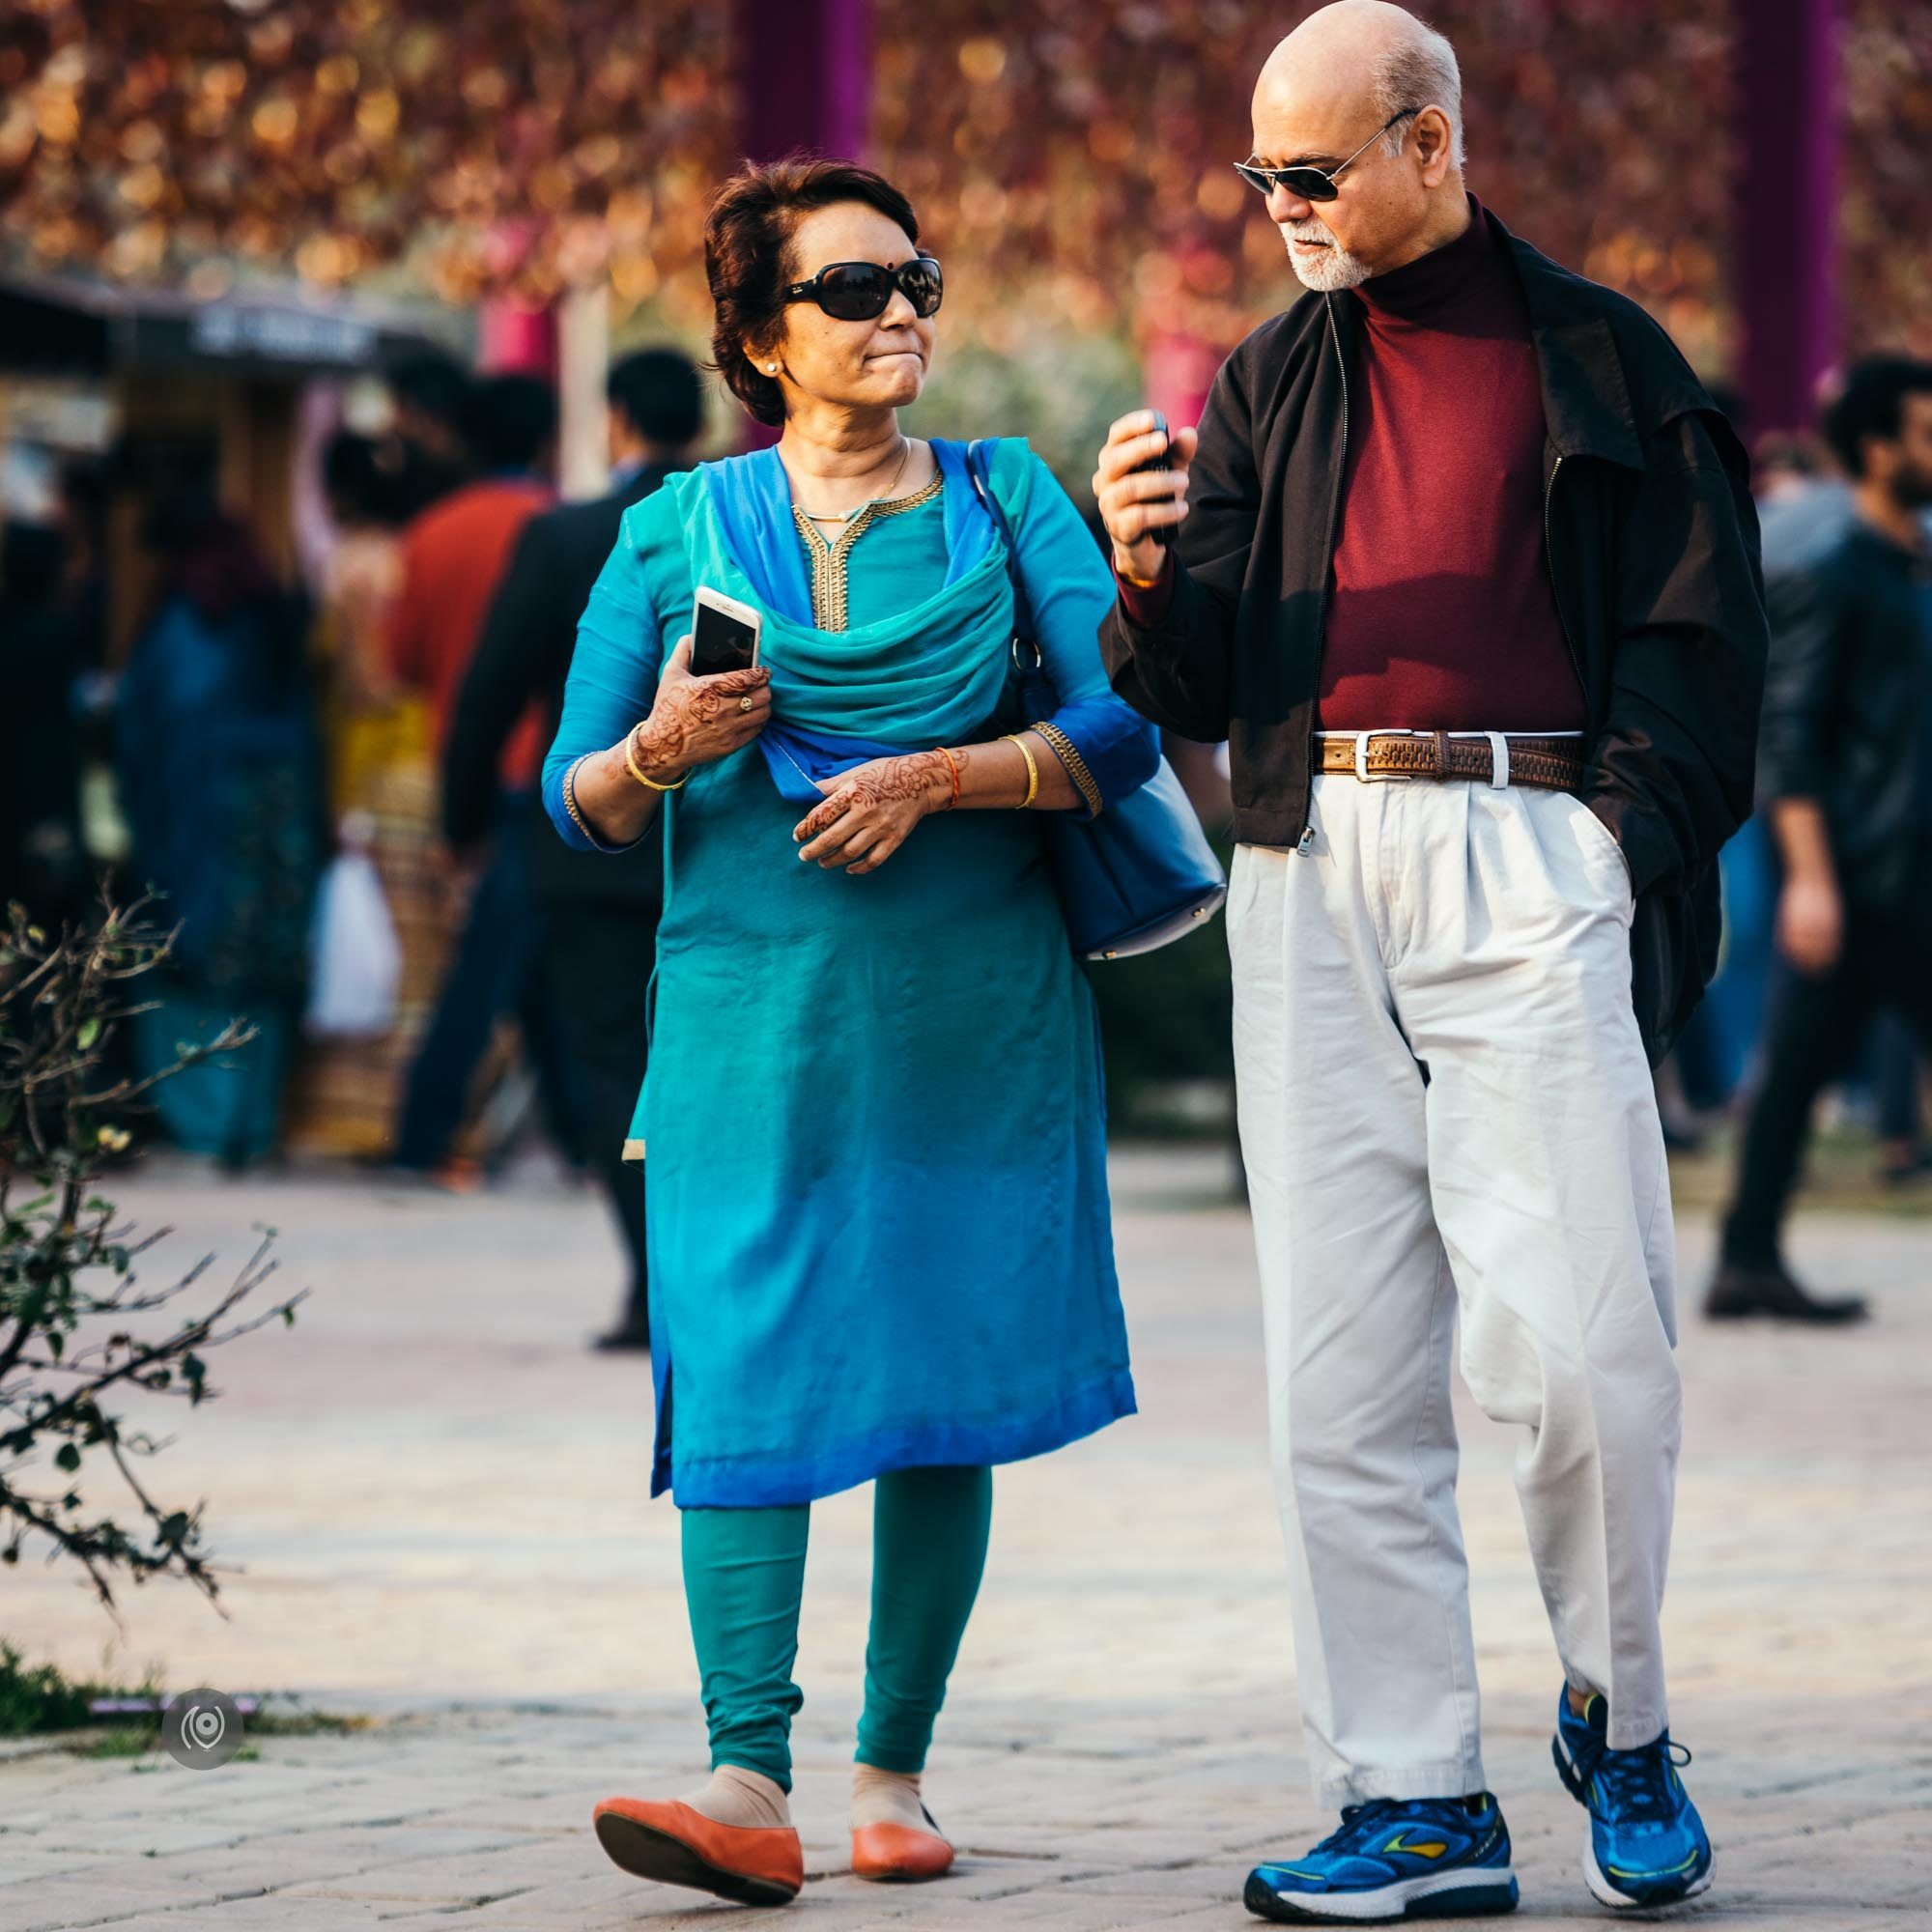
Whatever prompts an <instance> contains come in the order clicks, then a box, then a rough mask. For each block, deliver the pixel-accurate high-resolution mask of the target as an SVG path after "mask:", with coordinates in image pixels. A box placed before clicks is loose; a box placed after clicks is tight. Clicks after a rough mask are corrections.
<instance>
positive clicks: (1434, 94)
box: [1254, 0, 1468, 290]
mask: <svg viewBox="0 0 1932 1932" xmlns="http://www.w3.org/2000/svg"><path fill="white" fill-rule="evenodd" d="M1254 127H1255V145H1254V159H1255V160H1256V161H1257V162H1258V163H1260V164H1262V165H1263V166H1265V167H1270V168H1293V167H1305V168H1314V169H1317V170H1319V171H1320V172H1321V173H1322V174H1324V175H1328V176H1330V177H1332V178H1333V180H1334V185H1335V186H1336V189H1337V193H1336V194H1335V196H1334V197H1333V198H1332V199H1329V200H1314V199H1309V198H1305V197H1298V196H1297V195H1295V194H1294V193H1293V190H1291V189H1290V188H1288V187H1286V186H1278V187H1276V188H1275V189H1274V190H1273V192H1271V193H1270V194H1269V196H1268V215H1269V218H1270V219H1271V220H1273V221H1274V222H1275V223H1276V225H1277V226H1278V227H1279V228H1280V229H1281V231H1282V237H1283V240H1284V241H1286V242H1287V243H1288V251H1289V259H1290V260H1291V261H1292V262H1293V264H1294V270H1295V273H1296V274H1298V275H1299V276H1300V277H1301V279H1302V280H1303V281H1304V282H1306V283H1307V284H1308V286H1309V287H1310V288H1316V289H1330V290H1332V289H1345V288H1351V287H1353V286H1355V285H1356V284H1357V283H1359V282H1361V281H1363V280H1365V279H1366V278H1367V277H1368V276H1370V275H1375V274H1381V273H1385V272H1386V271H1387V270H1390V269H1394V268H1399V267H1401V266H1402V264H1403V263H1405V262H1408V261H1413V260H1414V259H1415V257H1416V256H1417V255H1420V254H1424V253H1427V252H1428V250H1429V249H1431V248H1434V247H1439V246H1440V245H1442V243H1443V242H1444V241H1448V240H1452V239H1453V238H1454V236H1455V235H1456V234H1458V233H1460V232H1461V230H1462V229H1463V227H1464V226H1466V225H1467V221H1468V212H1467V205H1466V198H1465V196H1464V194H1463V81H1462V75H1461V73H1460V72H1459V71H1458V69H1457V65H1456V52H1455V49H1454V48H1453V47H1451V46H1450V44H1449V43H1448V42H1447V41H1446V40H1444V39H1443V38H1442V36H1441V35H1440V34H1438V33H1436V32H1435V29H1434V28H1432V27H1429V26H1427V25H1425V24H1424V23H1423V22H1422V21H1421V20H1418V19H1417V18H1416V17H1415V15H1414V14H1411V13H1409V12H1408V11H1407V9H1406V8H1403V7H1396V6H1392V5H1390V4H1388V0H1335V4H1333V5H1332V6H1327V7H1322V8H1320V9H1318V11H1316V12H1315V13H1313V14H1310V15H1309V16H1308V18H1307V19H1305V20H1304V21H1302V23H1301V24H1300V26H1298V27H1297V28H1295V30H1294V31H1293V33H1292V34H1290V35H1289V37H1288V38H1287V39H1286V40H1285V41H1283V42H1282V43H1280V45H1278V46H1277V47H1276V48H1275V50H1274V52H1273V53H1271V54H1270V55H1269V56H1268V59H1267V63H1266V65H1265V66H1264V68H1263V69H1262V71H1261V76H1260V78H1259V79H1258V80H1257V81H1256V83H1255V96H1254ZM1378 130H1379V132H1380V135H1381V138H1380V139H1379V140H1378V139H1377V138H1376V136H1377V133H1378Z"/></svg>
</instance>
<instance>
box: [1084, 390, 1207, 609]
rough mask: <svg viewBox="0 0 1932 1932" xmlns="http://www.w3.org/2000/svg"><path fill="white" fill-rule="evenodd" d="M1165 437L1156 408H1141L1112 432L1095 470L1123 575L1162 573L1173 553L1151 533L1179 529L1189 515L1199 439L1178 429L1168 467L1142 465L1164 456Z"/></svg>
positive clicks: (1096, 485) (1104, 518)
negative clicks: (1157, 426) (1159, 428)
mask: <svg viewBox="0 0 1932 1932" xmlns="http://www.w3.org/2000/svg"><path fill="white" fill-rule="evenodd" d="M1196 440H1197V439H1196V437H1195V433H1194V432H1193V431H1192V430H1191V429H1178V430H1176V431H1174V433H1173V435H1172V437H1171V439H1169V440H1167V442H1166V453H1167V468H1166V469H1149V470H1142V471H1138V472H1137V469H1136V466H1137V465H1139V464H1143V463H1145V462H1147V460H1148V459H1149V458H1150V457H1152V456H1158V455H1160V454H1161V450H1162V438H1161V436H1160V433H1159V432H1158V431H1157V430H1155V428H1154V412H1153V411H1151V410H1135V411H1134V412H1132V414H1130V415H1124V416H1122V418H1121V419H1120V421H1119V422H1117V423H1116V424H1115V425H1114V427H1113V428H1112V429H1111V430H1110V431H1109V432H1108V434H1107V442H1106V447H1105V448H1103V449H1102V450H1101V451H1100V467H1099V468H1098V469H1096V470H1094V501H1095V502H1096V503H1098V505H1099V506H1100V521H1101V522H1102V523H1103V524H1104V525H1105V526H1106V527H1107V534H1108V536H1110V537H1111V538H1112V539H1113V542H1114V568H1115V569H1116V570H1117V571H1119V572H1120V574H1121V575H1122V577H1137V578H1140V579H1142V580H1143V581H1149V580H1151V579H1153V578H1156V577H1158V576H1159V575H1160V574H1161V571H1162V570H1163V568H1164V567H1165V565H1166V559H1167V553H1166V552H1165V551H1164V550H1163V549H1162V547H1161V546H1160V545H1159V544H1157V543H1155V542H1154V540H1153V539H1152V537H1151V536H1150V535H1149V534H1148V533H1149V531H1151V530H1157V529H1171V528H1174V527H1176V526H1179V524H1181V523H1183V522H1184V521H1185V520H1186V517H1187V466H1188V465H1189V464H1190V463H1192V462H1193V461H1194V449H1195V443H1196Z"/></svg>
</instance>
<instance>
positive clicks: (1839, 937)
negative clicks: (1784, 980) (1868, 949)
mask: <svg viewBox="0 0 1932 1932" xmlns="http://www.w3.org/2000/svg"><path fill="white" fill-rule="evenodd" d="M1844 942H1845V907H1844V901H1843V900H1842V899H1840V898H1839V896H1838V888H1837V885H1836V884H1835V882H1834V881H1833V880H1832V879H1830V878H1824V877H1819V876H1817V875H1815V874H1799V875H1794V876H1793V877H1791V878H1789V879H1787V880H1786V881H1785V882H1784V890H1783V891H1782V892H1781V893H1779V894H1778V895H1777V945H1778V950H1779V952H1782V953H1783V954H1784V956H1785V957H1786V958H1787V959H1788V960H1790V961H1791V963H1792V964H1793V965H1794V966H1795V967H1797V969H1798V970H1799V971H1800V972H1801V973H1803V974H1804V975H1805V976H1806V977H1807V978H1810V979H1818V978H1820V977H1821V976H1822V975H1824V974H1826V973H1829V972H1830V971H1831V970H1832V968H1833V966H1835V965H1836V964H1837V963H1838V954H1839V952H1840V951H1841V950H1842V949H1843V946H1844Z"/></svg>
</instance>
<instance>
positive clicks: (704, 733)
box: [631, 637, 772, 784]
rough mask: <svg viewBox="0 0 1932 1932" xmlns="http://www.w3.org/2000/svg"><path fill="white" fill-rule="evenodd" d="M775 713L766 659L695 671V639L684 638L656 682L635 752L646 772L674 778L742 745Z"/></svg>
mask: <svg viewBox="0 0 1932 1932" xmlns="http://www.w3.org/2000/svg"><path fill="white" fill-rule="evenodd" d="M771 715H772V674H771V672H770V671H768V670H767V669H765V668H764V667H763V666H762V665H759V666H758V667H757V668H755V669H753V670H724V671H719V672H718V673H717V674H716V675H715V676H712V677H694V676H693V675H692V674H691V639H689V638H688V637H687V638H680V639H678V640H677V648H676V649H675V650H674V651H672V652H671V654H670V658H669V661H668V663H667V664H666V666H665V668H664V676H663V677H662V678H661V679H660V680H659V682H658V695H657V701H656V703H654V704H653V705H652V706H651V715H650V716H649V717H648V718H646V719H645V720H644V722H643V723H642V724H641V725H638V726H637V727H636V729H635V730H633V731H632V733H631V753H632V755H633V756H634V757H635V758H636V759H637V761H638V764H639V768H640V769H641V770H642V771H643V772H644V773H645V774H646V775H647V776H648V777H650V778H653V779H656V780H657V781H658V782H659V783H661V784H674V783H676V781H678V780H679V779H680V778H682V777H683V775H684V774H685V773H686V772H688V771H690V770H692V769H693V768H694V767H695V766H697V765H711V764H716V763H717V762H718V760H719V759H720V758H728V757H729V756H730V755H731V753H733V752H738V751H742V750H743V749H744V748H745V747H746V746H747V745H749V744H750V743H751V742H752V740H753V738H755V737H756V736H757V735H758V733H759V732H760V731H762V730H763V729H764V728H765V726H766V725H767V724H769V723H770V721H771Z"/></svg>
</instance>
